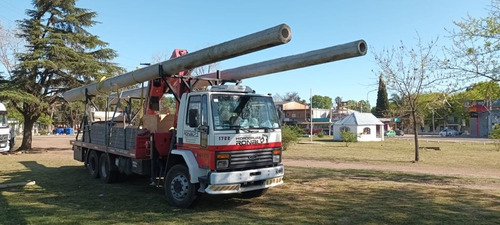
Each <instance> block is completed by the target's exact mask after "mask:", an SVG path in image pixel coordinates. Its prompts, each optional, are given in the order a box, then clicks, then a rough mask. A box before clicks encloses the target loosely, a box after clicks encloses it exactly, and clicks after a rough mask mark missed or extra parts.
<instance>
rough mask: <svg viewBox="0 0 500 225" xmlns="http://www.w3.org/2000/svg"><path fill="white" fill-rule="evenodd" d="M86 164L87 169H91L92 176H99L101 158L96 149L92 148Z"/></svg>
mask: <svg viewBox="0 0 500 225" xmlns="http://www.w3.org/2000/svg"><path fill="white" fill-rule="evenodd" d="M86 166H87V170H88V171H89V174H90V177H92V178H94V179H96V178H98V177H99V158H98V157H97V152H96V151H94V150H90V153H89V156H88V158H87V165H86Z"/></svg>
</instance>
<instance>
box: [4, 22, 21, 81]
mask: <svg viewBox="0 0 500 225" xmlns="http://www.w3.org/2000/svg"><path fill="white" fill-rule="evenodd" d="M16 34H17V31H16V30H11V29H6V28H4V27H3V26H2V24H0V64H2V65H3V66H4V67H5V69H6V71H0V80H4V83H5V82H6V81H5V80H10V77H11V76H12V71H13V70H14V66H15V65H16V64H17V60H16V57H15V55H16V54H17V53H19V52H21V50H22V40H21V39H20V38H17V37H16ZM3 74H5V75H3ZM3 76H8V77H3Z"/></svg>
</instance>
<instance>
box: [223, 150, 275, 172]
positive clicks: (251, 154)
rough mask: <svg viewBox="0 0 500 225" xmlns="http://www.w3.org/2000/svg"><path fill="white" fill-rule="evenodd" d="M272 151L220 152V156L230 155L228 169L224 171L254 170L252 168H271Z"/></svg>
mask: <svg viewBox="0 0 500 225" xmlns="http://www.w3.org/2000/svg"><path fill="white" fill-rule="evenodd" d="M273 150H274V149H261V150H247V151H232V152H220V153H221V154H228V153H229V154H230V155H231V156H230V160H229V167H228V168H227V169H224V171H228V170H244V169H254V168H261V167H267V166H273ZM216 158H217V157H216ZM219 171H220V169H219Z"/></svg>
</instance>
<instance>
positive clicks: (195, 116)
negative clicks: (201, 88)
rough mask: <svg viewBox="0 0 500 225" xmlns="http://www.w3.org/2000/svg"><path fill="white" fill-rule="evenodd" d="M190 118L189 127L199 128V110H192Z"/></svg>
mask: <svg viewBox="0 0 500 225" xmlns="http://www.w3.org/2000/svg"><path fill="white" fill-rule="evenodd" d="M188 117H189V118H188V121H189V127H198V125H199V123H198V109H190V110H189V114H188Z"/></svg>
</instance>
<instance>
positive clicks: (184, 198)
mask: <svg viewBox="0 0 500 225" xmlns="http://www.w3.org/2000/svg"><path fill="white" fill-rule="evenodd" d="M164 187H165V195H166V197H167V201H168V203H170V204H171V205H173V206H175V207H179V208H187V207H189V206H191V204H192V203H193V202H194V200H195V199H196V197H197V195H196V185H195V184H192V183H191V182H190V176H189V170H188V168H186V166H184V165H175V166H173V167H172V168H171V169H170V170H169V171H168V173H167V175H166V176H165V185H164Z"/></svg>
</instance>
